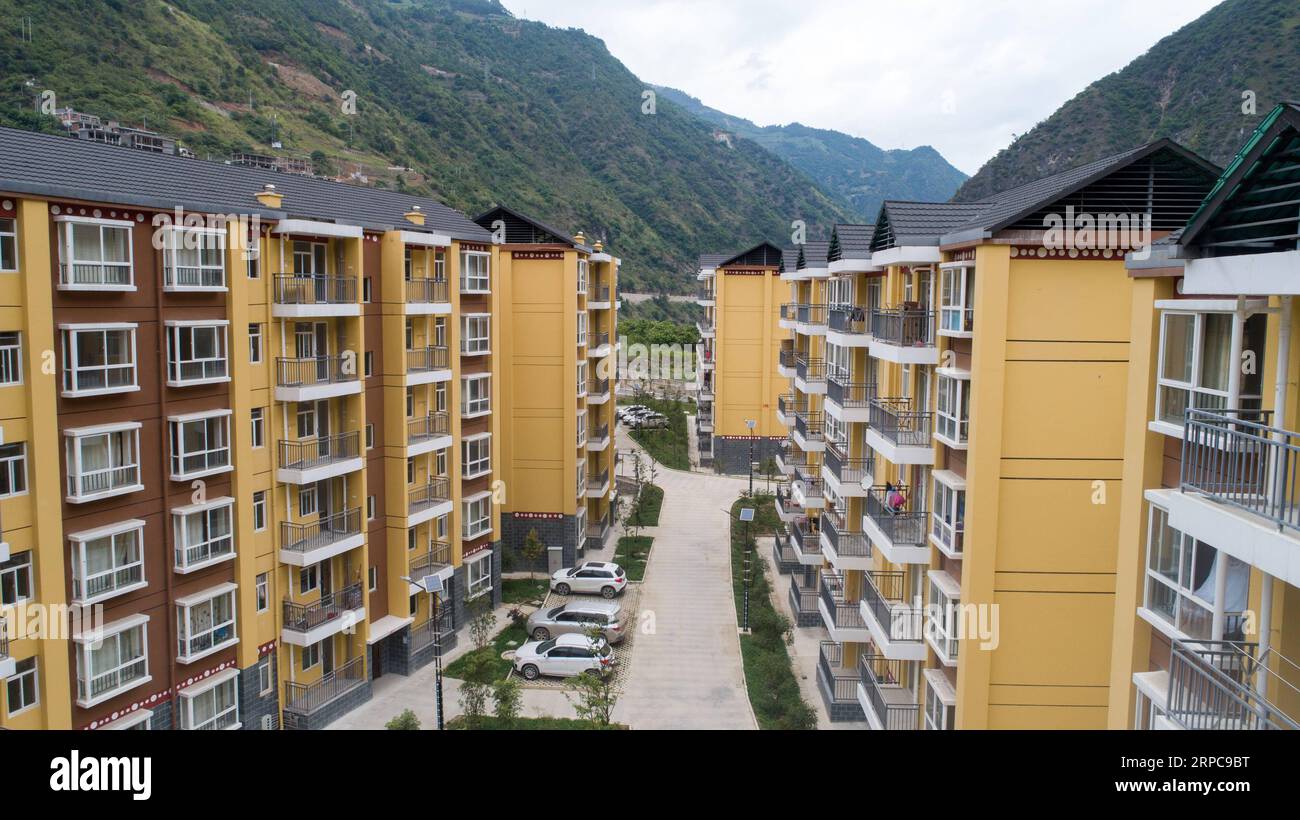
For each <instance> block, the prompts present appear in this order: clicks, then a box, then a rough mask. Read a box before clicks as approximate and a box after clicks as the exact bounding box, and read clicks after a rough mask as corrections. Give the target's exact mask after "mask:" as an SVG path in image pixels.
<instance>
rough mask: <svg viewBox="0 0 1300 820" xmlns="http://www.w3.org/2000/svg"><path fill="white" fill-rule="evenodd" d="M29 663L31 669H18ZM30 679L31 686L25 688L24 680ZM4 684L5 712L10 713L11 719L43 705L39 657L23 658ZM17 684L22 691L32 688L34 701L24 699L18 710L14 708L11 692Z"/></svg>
mask: <svg viewBox="0 0 1300 820" xmlns="http://www.w3.org/2000/svg"><path fill="white" fill-rule="evenodd" d="M27 663H30V664H31V669H19V668H18V665H25V664H27ZM29 677H30V678H31V686H30V687H24V686H23V683H24V680H25V679H26V678H29ZM4 683H5V711H6V712H8V714H9V717H11V718H12V717H17V716H18V715H21V714H22V713H23V712H26V711H28V710H30V709H35V708H36V707H37V706H40V705H41V664H40V660H39V659H38V658H37V656H35V655H33V656H31V657H30V658H23V659H22V660H20V661H18V662H17V665H15V668H14V674H12V675H10V676H9V677H7V678H5V679H4ZM15 684H17V686H18V688H19V689H20V690H22V689H24V688H30V689H31V692H32V699H31V700H30V701H29V700H27V699H26V698H25V697H24V698H23V700H22V703H21V704H19V705H18V708H16V709H15V708H14V699H13V698H12V697H10V692H11V691H12V689H13V687H14V685H15Z"/></svg>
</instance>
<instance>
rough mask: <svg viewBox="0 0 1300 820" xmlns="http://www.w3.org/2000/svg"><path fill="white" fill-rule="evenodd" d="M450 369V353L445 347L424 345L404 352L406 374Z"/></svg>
mask: <svg viewBox="0 0 1300 820" xmlns="http://www.w3.org/2000/svg"><path fill="white" fill-rule="evenodd" d="M450 367H451V351H450V350H448V349H447V347H446V346H445V345H426V346H425V347H417V348H415V349H414V350H408V351H406V372H407V373H428V372H429V371H430V370H447V369H448V368H450Z"/></svg>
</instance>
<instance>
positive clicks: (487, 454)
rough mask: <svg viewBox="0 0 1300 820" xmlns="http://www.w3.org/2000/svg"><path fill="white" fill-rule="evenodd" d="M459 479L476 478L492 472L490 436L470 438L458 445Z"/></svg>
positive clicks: (488, 434) (483, 435)
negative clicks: (459, 457) (459, 454)
mask: <svg viewBox="0 0 1300 820" xmlns="http://www.w3.org/2000/svg"><path fill="white" fill-rule="evenodd" d="M460 452H461V460H460V471H461V478H477V477H479V476H481V475H487V474H488V473H489V472H491V471H492V434H491V433H482V434H480V435H476V436H471V437H469V438H466V439H465V440H464V441H462V442H461V445H460Z"/></svg>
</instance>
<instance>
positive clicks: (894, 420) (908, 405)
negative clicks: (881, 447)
mask: <svg viewBox="0 0 1300 820" xmlns="http://www.w3.org/2000/svg"><path fill="white" fill-rule="evenodd" d="M870 407H871V413H870V415H869V419H870V422H869V423H870V424H871V427H872V428H873V429H874V430H876V432H878V433H880V435H882V436H884V437H885V438H886V439H887V440H888V441H889V443H891V444H893V445H894V446H895V447H929V446H931V442H930V421H931V419H932V418H933V417H934V414H933V413H930V412H921V411H918V410H914V409H912V402H911V400H910V399H872V400H871V404H870Z"/></svg>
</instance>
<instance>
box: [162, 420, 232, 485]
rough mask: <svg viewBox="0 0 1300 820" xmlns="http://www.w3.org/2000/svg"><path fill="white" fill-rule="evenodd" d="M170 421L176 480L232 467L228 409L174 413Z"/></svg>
mask: <svg viewBox="0 0 1300 820" xmlns="http://www.w3.org/2000/svg"><path fill="white" fill-rule="evenodd" d="M167 423H168V427H169V428H170V432H171V435H170V439H171V478H172V480H173V481H184V480H187V479H191V478H198V477H200V476H205V475H211V474H213V473H223V472H227V471H228V470H230V469H231V465H230V411H229V410H208V411H205V412H202V413H191V414H188V415H184V416H172V417H170V418H168V420H167Z"/></svg>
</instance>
